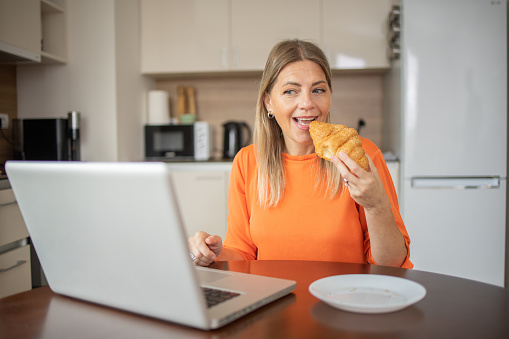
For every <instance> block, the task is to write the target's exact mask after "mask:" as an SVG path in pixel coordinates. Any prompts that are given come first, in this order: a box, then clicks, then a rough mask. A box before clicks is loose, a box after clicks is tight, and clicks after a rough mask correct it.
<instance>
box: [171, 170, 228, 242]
mask: <svg viewBox="0 0 509 339" xmlns="http://www.w3.org/2000/svg"><path fill="white" fill-rule="evenodd" d="M170 168H171V174H172V177H173V183H174V186H175V188H176V192H177V201H178V204H179V207H180V210H181V214H182V219H183V221H184V226H185V228H186V233H187V235H188V236H192V235H194V234H195V233H196V232H197V231H205V232H207V233H209V234H216V235H219V236H220V237H221V238H222V239H223V240H224V238H225V236H226V226H227V221H228V183H229V179H230V171H231V163H229V162H224V163H222V162H221V163H189V164H187V163H176V164H172V165H170Z"/></svg>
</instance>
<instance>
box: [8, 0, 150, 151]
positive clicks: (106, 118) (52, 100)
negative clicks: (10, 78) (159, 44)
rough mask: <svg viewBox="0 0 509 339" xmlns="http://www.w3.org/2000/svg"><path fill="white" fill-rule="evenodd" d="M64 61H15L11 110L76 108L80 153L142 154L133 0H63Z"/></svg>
mask: <svg viewBox="0 0 509 339" xmlns="http://www.w3.org/2000/svg"><path fill="white" fill-rule="evenodd" d="M67 40H68V62H67V64H66V65H34V66H18V74H17V87H18V88H17V91H18V117H20V118H33V117H66V115H67V112H69V111H72V110H76V111H80V112H81V159H82V160H85V161H138V160H142V159H143V150H142V147H143V139H142V137H143V121H144V116H145V101H144V97H145V93H146V92H147V91H148V90H149V89H150V88H151V87H153V86H154V84H153V81H152V80H149V79H145V78H144V77H142V76H141V74H140V71H139V69H140V68H139V5H138V1H137V0H87V1H81V0H67Z"/></svg>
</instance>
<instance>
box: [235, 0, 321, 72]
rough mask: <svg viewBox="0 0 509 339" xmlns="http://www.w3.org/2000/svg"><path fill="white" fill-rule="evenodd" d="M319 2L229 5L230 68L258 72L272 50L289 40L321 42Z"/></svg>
mask: <svg viewBox="0 0 509 339" xmlns="http://www.w3.org/2000/svg"><path fill="white" fill-rule="evenodd" d="M320 30H321V27H320V0H277V1H274V0H258V1H250V0H235V1H232V2H231V36H232V50H231V54H232V56H231V60H232V63H231V65H230V69H232V70H241V71H253V70H254V71H259V70H263V68H264V67H265V61H266V59H267V56H268V55H269V52H270V50H271V49H272V47H273V46H274V45H275V44H276V43H277V42H279V41H281V40H284V39H291V38H300V39H304V40H309V41H313V42H315V43H320Z"/></svg>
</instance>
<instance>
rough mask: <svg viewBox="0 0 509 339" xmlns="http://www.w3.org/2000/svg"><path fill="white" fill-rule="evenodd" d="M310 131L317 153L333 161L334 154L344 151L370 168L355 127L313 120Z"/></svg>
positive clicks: (365, 168) (360, 163)
mask: <svg viewBox="0 0 509 339" xmlns="http://www.w3.org/2000/svg"><path fill="white" fill-rule="evenodd" d="M309 133H310V134H311V138H312V139H313V144H314V145H315V152H316V154H317V155H318V156H319V157H320V158H323V159H325V160H328V161H331V157H332V156H333V155H336V156H337V155H338V154H339V152H341V151H343V152H345V153H346V154H348V156H349V157H350V158H352V159H353V160H354V161H355V162H356V163H357V164H358V165H359V166H361V167H362V168H363V169H364V170H366V171H367V170H368V167H369V166H368V158H366V153H364V150H363V149H362V141H361V138H360V137H359V134H357V131H356V130H355V129H353V128H349V127H347V126H345V125H339V124H338V125H334V124H329V123H326V122H320V121H313V122H311V123H310V124H309Z"/></svg>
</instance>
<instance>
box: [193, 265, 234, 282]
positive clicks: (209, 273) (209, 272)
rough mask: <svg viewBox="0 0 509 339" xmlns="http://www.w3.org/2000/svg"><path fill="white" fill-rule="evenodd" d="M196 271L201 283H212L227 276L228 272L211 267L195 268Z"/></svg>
mask: <svg viewBox="0 0 509 339" xmlns="http://www.w3.org/2000/svg"><path fill="white" fill-rule="evenodd" d="M196 273H197V274H198V281H199V282H200V283H201V284H206V283H209V284H210V283H213V282H215V281H218V280H220V279H224V278H227V277H228V276H229V274H228V272H225V271H218V270H213V269H203V268H196Z"/></svg>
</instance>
